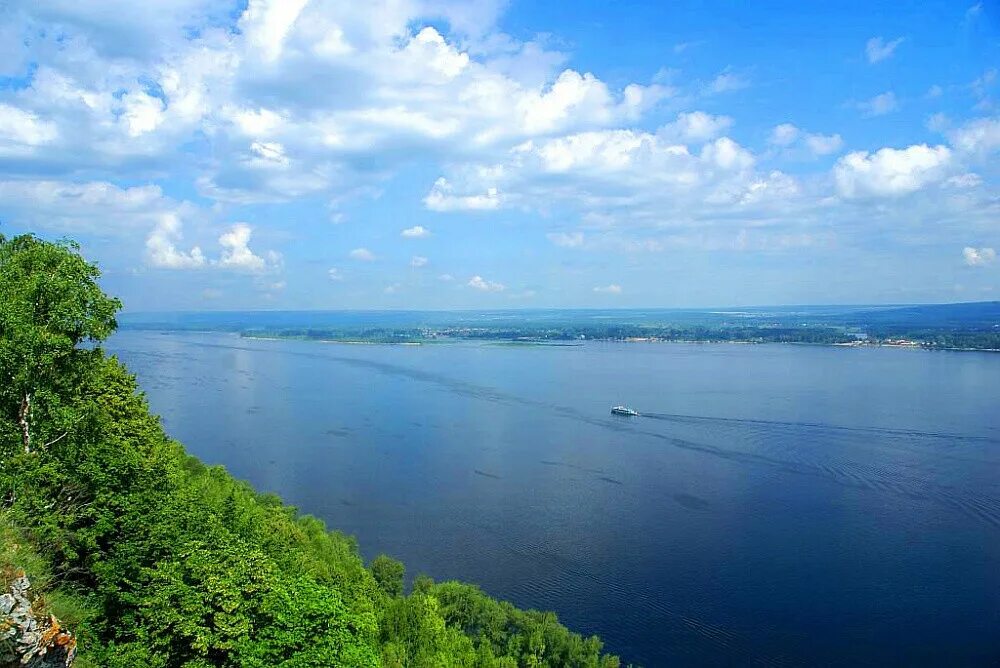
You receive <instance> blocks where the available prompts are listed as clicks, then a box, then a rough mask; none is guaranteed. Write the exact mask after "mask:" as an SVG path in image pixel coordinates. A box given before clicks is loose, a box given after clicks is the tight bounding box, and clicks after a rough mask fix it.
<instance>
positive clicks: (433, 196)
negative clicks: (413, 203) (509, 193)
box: [424, 177, 500, 211]
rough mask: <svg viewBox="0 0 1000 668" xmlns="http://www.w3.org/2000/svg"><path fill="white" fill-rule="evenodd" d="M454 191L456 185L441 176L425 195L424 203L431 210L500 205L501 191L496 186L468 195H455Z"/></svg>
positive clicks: (485, 209)
mask: <svg viewBox="0 0 1000 668" xmlns="http://www.w3.org/2000/svg"><path fill="white" fill-rule="evenodd" d="M453 191H454V186H453V185H452V184H451V183H450V182H449V181H448V179H446V178H444V177H441V178H439V179H438V180H437V181H435V182H434V186H433V187H432V188H431V190H430V192H429V193H427V196H426V197H424V205H425V206H426V207H427V208H428V209H430V210H431V211H489V210H492V209H497V208H499V207H500V192H499V191H498V190H497V188H496V187H495V186H490V187H488V188H486V191H485V192H484V193H475V194H468V195H453V194H452V192H453Z"/></svg>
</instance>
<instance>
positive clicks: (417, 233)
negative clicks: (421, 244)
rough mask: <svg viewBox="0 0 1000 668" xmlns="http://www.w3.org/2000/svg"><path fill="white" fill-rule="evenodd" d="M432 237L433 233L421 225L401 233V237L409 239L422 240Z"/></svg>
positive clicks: (408, 228)
mask: <svg viewBox="0 0 1000 668" xmlns="http://www.w3.org/2000/svg"><path fill="white" fill-rule="evenodd" d="M430 235H431V231H430V230H428V229H427V228H426V227H423V226H421V225H414V226H413V227H407V228H406V229H405V230H403V231H402V232H400V233H399V236H401V237H406V238H407V239H422V238H424V237H429V236H430Z"/></svg>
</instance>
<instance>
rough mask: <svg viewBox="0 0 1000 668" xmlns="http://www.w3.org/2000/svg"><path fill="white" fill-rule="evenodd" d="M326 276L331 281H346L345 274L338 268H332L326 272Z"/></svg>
mask: <svg viewBox="0 0 1000 668" xmlns="http://www.w3.org/2000/svg"><path fill="white" fill-rule="evenodd" d="M326 275H327V276H328V277H329V278H330V280H331V281H342V280H344V274H343V273H342V272H341V271H340V269H338V268H337V267H330V268H329V269H327V270H326Z"/></svg>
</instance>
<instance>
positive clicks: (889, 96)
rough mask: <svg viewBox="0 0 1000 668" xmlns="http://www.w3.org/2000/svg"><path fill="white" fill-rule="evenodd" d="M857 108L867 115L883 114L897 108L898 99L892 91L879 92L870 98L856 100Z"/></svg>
mask: <svg viewBox="0 0 1000 668" xmlns="http://www.w3.org/2000/svg"><path fill="white" fill-rule="evenodd" d="M857 107H858V109H859V110H860V111H861V113H862V114H863V115H865V116H867V117H874V116H885V115H886V114H891V113H892V112H894V111H896V110H897V109H899V101H898V100H897V99H896V94H895V93H893V92H892V91H888V92H885V93H880V94H878V95H876V96H875V97H873V98H871V99H870V100H865V101H864V102H858V104H857Z"/></svg>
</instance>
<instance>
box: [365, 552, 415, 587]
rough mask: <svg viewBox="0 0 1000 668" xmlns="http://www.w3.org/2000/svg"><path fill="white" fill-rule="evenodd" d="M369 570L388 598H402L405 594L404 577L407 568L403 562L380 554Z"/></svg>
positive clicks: (373, 560)
mask: <svg viewBox="0 0 1000 668" xmlns="http://www.w3.org/2000/svg"><path fill="white" fill-rule="evenodd" d="M369 569H370V570H371V572H372V576H373V577H374V578H375V582H376V583H377V584H378V586H379V588H380V589H381V590H382V591H383V592H384V593H385V595H386V596H401V595H402V594H403V575H404V574H405V573H406V567H405V566H403V564H402V562H399V561H396V560H395V559H393V558H392V557H389V556H386V555H384V554H380V555H378V556H377V557H375V558H374V559H372V563H371V566H370V567H369Z"/></svg>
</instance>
